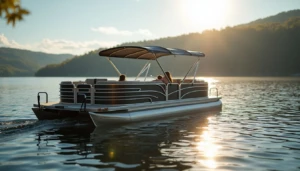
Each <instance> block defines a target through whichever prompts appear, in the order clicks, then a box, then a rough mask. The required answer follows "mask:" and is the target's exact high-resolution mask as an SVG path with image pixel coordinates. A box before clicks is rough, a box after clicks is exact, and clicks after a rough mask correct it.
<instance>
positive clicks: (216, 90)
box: [209, 87, 219, 97]
mask: <svg viewBox="0 0 300 171" xmlns="http://www.w3.org/2000/svg"><path fill="white" fill-rule="evenodd" d="M211 90H215V92H216V93H217V97H219V92H218V89H217V88H216V87H213V88H210V89H209V95H210V96H211Z"/></svg>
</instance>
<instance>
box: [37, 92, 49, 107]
mask: <svg viewBox="0 0 300 171" xmlns="http://www.w3.org/2000/svg"><path fill="white" fill-rule="evenodd" d="M40 94H46V103H48V93H47V92H38V94H37V101H38V107H39V109H40V108H41V103H40Z"/></svg>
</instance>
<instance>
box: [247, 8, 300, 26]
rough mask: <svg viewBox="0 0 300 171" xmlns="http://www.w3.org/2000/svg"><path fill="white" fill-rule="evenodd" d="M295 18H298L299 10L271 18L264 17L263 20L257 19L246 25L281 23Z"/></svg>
mask: <svg viewBox="0 0 300 171" xmlns="http://www.w3.org/2000/svg"><path fill="white" fill-rule="evenodd" d="M297 16H300V10H299V9H296V10H291V11H287V12H281V13H279V14H277V15H273V16H270V17H266V18H263V19H258V20H255V21H252V22H250V23H248V24H247V25H255V24H264V23H283V22H285V21H286V20H288V19H290V18H293V17H297Z"/></svg>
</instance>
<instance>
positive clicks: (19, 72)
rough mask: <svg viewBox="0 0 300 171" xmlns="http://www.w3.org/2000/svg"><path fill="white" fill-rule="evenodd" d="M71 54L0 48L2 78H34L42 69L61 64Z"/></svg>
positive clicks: (0, 73) (0, 72) (0, 74)
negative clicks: (49, 65) (53, 64)
mask: <svg viewBox="0 0 300 171" xmlns="http://www.w3.org/2000/svg"><path fill="white" fill-rule="evenodd" d="M71 57H72V55H69V54H60V55H55V54H47V53H42V52H32V51H28V50H21V49H13V48H4V47H0V76H34V73H35V72H36V71H37V70H38V69H39V68H41V67H44V66H46V65H47V64H52V63H61V62H62V61H64V60H66V59H69V58H71Z"/></svg>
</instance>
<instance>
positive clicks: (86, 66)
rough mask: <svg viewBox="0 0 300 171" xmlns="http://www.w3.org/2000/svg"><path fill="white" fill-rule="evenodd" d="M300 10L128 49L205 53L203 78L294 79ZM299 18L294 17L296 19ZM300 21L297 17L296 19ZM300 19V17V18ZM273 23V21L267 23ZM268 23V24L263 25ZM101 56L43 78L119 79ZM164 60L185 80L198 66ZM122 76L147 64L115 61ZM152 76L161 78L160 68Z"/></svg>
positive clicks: (55, 68) (56, 68)
mask: <svg viewBox="0 0 300 171" xmlns="http://www.w3.org/2000/svg"><path fill="white" fill-rule="evenodd" d="M299 11H300V10H293V11H290V12H285V13H280V14H278V15H276V16H273V17H271V18H272V21H277V20H276V18H277V19H278V21H279V20H281V18H284V17H282V15H284V16H291V17H288V19H287V20H285V21H284V22H264V23H259V22H256V23H251V24H246V25H239V26H235V27H227V28H225V29H222V30H207V31H204V32H203V33H191V34H187V35H181V36H177V37H167V38H161V39H158V40H151V41H141V42H130V43H124V44H122V45H137V46H147V45H157V46H163V47H173V48H181V49H188V50H196V51H202V52H204V53H205V54H206V57H205V58H203V59H202V60H201V64H200V68H199V75H203V76H292V75H295V74H298V73H300V65H299V64H300V48H299V45H300V16H298V15H299ZM290 13H293V15H290ZM295 15H296V16H295ZM297 16H298V17H297ZM267 19H268V18H267ZM261 20H263V19H261ZM98 52H99V50H96V51H94V52H90V53H88V54H86V55H83V56H79V57H77V58H74V59H72V60H70V61H67V62H64V63H61V64H58V65H48V66H47V67H45V68H42V69H40V70H39V71H38V72H37V73H36V75H37V76H116V74H115V72H114V70H113V68H112V67H111V66H110V64H109V62H108V61H107V60H106V59H105V58H103V57H99V56H98V54H97V53H98ZM169 58H174V57H168V58H162V59H161V60H160V61H161V63H162V65H163V66H164V67H165V68H166V70H169V71H171V72H172V73H173V75H175V76H177V75H183V74H184V73H183V71H187V70H188V69H189V67H190V65H191V64H192V61H191V60H192V59H191V58H180V57H176V58H175V60H169ZM114 62H115V64H116V65H117V67H121V69H120V70H121V72H123V73H127V74H128V75H131V74H133V70H138V69H140V68H141V67H142V66H143V64H144V63H145V61H138V63H136V62H135V61H124V60H123V61H118V60H115V61H114ZM154 68H156V70H155V71H154V72H151V74H157V73H158V72H159V70H158V67H157V66H154Z"/></svg>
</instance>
